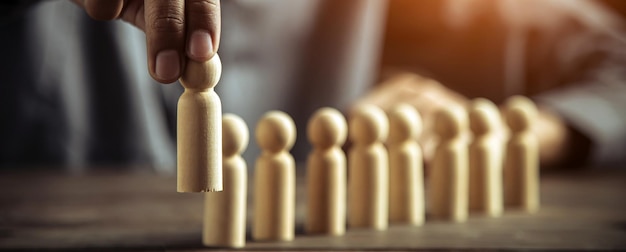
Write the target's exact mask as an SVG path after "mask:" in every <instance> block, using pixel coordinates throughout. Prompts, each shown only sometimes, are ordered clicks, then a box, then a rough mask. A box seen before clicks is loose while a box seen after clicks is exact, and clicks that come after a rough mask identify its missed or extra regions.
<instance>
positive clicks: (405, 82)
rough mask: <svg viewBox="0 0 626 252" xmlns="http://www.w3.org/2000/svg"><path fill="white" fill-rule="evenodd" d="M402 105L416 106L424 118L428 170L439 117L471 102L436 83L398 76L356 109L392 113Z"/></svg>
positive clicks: (430, 80) (382, 84)
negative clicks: (448, 108)
mask: <svg viewBox="0 0 626 252" xmlns="http://www.w3.org/2000/svg"><path fill="white" fill-rule="evenodd" d="M401 103H407V104H410V105H413V106H414V107H415V108H416V109H417V111H418V112H419V113H420V115H421V117H422V122H423V129H424V130H423V131H422V134H421V136H420V137H419V139H418V141H419V143H420V146H421V147H422V151H423V153H424V162H425V164H426V165H427V166H428V164H429V163H430V161H431V160H432V158H433V156H434V151H435V144H436V141H435V140H436V136H435V134H434V129H433V124H434V119H435V113H437V111H439V110H440V109H441V108H443V107H445V106H449V105H450V104H457V105H460V106H463V107H466V106H467V103H468V99H467V98H465V97H464V96H462V95H460V94H458V93H456V92H454V91H452V90H450V89H448V88H446V87H445V86H443V85H441V84H440V83H438V82H437V81H435V80H432V79H427V78H423V77H421V76H419V75H416V74H410V73H403V74H397V75H394V76H393V77H392V78H389V79H387V80H386V81H385V82H383V83H381V84H380V85H378V86H377V87H376V88H374V89H373V90H372V91H370V92H369V93H368V94H367V95H366V96H365V97H363V98H362V99H360V100H359V101H357V102H356V103H355V105H354V106H353V107H357V106H359V105H360V104H372V105H376V106H378V107H380V108H381V109H383V110H385V111H389V110H390V109H391V108H393V107H394V106H396V105H398V104H401Z"/></svg>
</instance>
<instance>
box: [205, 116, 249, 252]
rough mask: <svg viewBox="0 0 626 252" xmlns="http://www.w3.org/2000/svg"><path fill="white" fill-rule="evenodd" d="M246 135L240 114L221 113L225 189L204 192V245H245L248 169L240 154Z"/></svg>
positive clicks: (245, 145)
mask: <svg viewBox="0 0 626 252" xmlns="http://www.w3.org/2000/svg"><path fill="white" fill-rule="evenodd" d="M248 137H249V133H248V126H246V123H245V122H244V121H243V120H242V119H241V118H240V117H239V116H236V115H233V114H226V115H224V117H223V119H222V153H223V155H224V160H223V165H224V191H222V192H208V193H206V194H205V198H204V199H205V200H204V209H205V210H204V229H203V231H202V234H203V235H202V242H203V243H204V245H206V246H219V247H231V248H241V247H244V246H245V245H246V195H247V192H248V191H247V190H248V189H247V187H248V175H247V172H248V169H247V166H246V161H245V160H244V159H243V158H242V157H241V153H242V152H243V151H244V150H245V149H246V147H247V146H248Z"/></svg>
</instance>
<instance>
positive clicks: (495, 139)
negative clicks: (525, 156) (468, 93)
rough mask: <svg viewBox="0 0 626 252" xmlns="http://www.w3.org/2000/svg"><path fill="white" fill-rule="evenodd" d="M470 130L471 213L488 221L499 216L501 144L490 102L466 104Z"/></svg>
mask: <svg viewBox="0 0 626 252" xmlns="http://www.w3.org/2000/svg"><path fill="white" fill-rule="evenodd" d="M469 121H470V128H471V130H472V132H473V133H474V138H473V140H472V142H471V144H470V147H469V159H470V166H469V172H470V187H469V206H470V209H471V210H474V211H479V212H484V213H485V214H486V215H488V216H491V217H497V216H500V215H501V214H502V209H503V203H502V202H503V199H502V198H503V195H502V187H503V185H502V166H503V163H502V162H503V160H502V157H503V151H502V150H503V148H504V140H503V138H502V136H501V134H499V133H500V131H501V128H502V118H500V112H499V111H498V107H496V105H495V104H493V102H491V101H489V100H487V99H483V98H477V99H474V100H473V101H472V103H471V104H470V111H469Z"/></svg>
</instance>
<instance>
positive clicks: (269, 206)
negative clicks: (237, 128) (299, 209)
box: [252, 111, 296, 241]
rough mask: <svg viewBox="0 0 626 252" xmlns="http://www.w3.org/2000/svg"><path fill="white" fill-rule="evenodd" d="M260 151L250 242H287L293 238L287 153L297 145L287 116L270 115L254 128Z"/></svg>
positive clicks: (291, 170) (292, 177) (292, 180)
mask: <svg viewBox="0 0 626 252" xmlns="http://www.w3.org/2000/svg"><path fill="white" fill-rule="evenodd" d="M255 135H256V139H257V143H258V144H259V146H260V147H261V149H262V153H261V156H260V157H259V158H258V159H257V160H256V168H255V172H254V219H253V226H252V238H253V239H255V240H266V241H290V240H293V238H294V234H295V210H296V171H295V161H294V159H293V156H291V154H290V153H289V149H291V147H292V146H293V144H294V142H295V141H296V126H295V123H294V122H293V120H292V119H291V117H289V115H287V114H285V113H283V112H280V111H270V112H268V113H266V114H265V115H264V116H263V118H261V120H260V121H259V123H258V124H257V127H256V132H255Z"/></svg>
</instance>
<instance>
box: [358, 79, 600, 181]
mask: <svg viewBox="0 0 626 252" xmlns="http://www.w3.org/2000/svg"><path fill="white" fill-rule="evenodd" d="M400 103H407V104H410V105H413V106H414V107H415V108H416V109H417V110H418V112H419V113H420V115H421V117H422V122H423V124H424V125H423V131H422V135H421V136H420V137H419V139H418V141H419V143H420V145H421V147H422V151H423V153H424V163H425V164H426V167H428V164H429V163H430V162H431V161H432V158H433V156H434V151H435V147H436V146H435V145H436V136H435V134H434V130H433V122H434V115H435V113H436V112H437V111H438V110H440V109H441V108H443V107H444V106H449V105H450V104H457V105H460V106H463V107H466V108H467V105H468V104H469V100H468V99H467V98H465V97H464V96H462V95H460V94H458V93H456V92H454V91H452V90H450V89H448V88H446V87H445V86H443V85H441V84H440V83H438V82H436V81H434V80H431V79H426V78H423V77H421V76H418V75H415V74H398V75H394V77H392V78H389V79H388V80H387V81H385V82H383V83H381V84H380V85H378V86H377V87H376V88H374V89H373V90H372V91H370V93H368V94H367V95H366V96H365V97H363V98H362V99H360V100H359V101H357V102H356V103H355V104H354V106H353V107H356V106H359V105H360V104H372V105H376V106H378V107H380V108H382V109H383V110H385V111H389V110H390V109H391V108H392V107H393V106H395V105H398V104H400ZM501 110H502V109H501ZM538 116H539V117H538V118H537V121H536V123H537V124H536V126H535V127H533V132H534V133H535V135H536V136H537V139H538V141H539V142H538V143H539V150H540V152H539V158H540V162H541V167H542V168H554V167H574V166H576V165H580V164H581V163H583V162H584V160H585V159H586V158H587V156H588V154H589V152H590V151H589V149H590V146H591V143H590V140H589V139H588V138H586V137H585V136H583V135H582V134H581V133H579V132H578V131H576V130H574V129H573V128H570V127H569V126H568V125H567V123H566V122H565V121H564V120H563V119H562V118H560V117H559V115H558V114H556V113H554V112H552V111H550V110H549V109H548V108H545V107H542V106H539V115H538ZM502 125H503V126H504V125H505V122H502ZM503 130H506V129H503ZM505 134H506V133H505ZM426 171H428V170H426Z"/></svg>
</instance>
